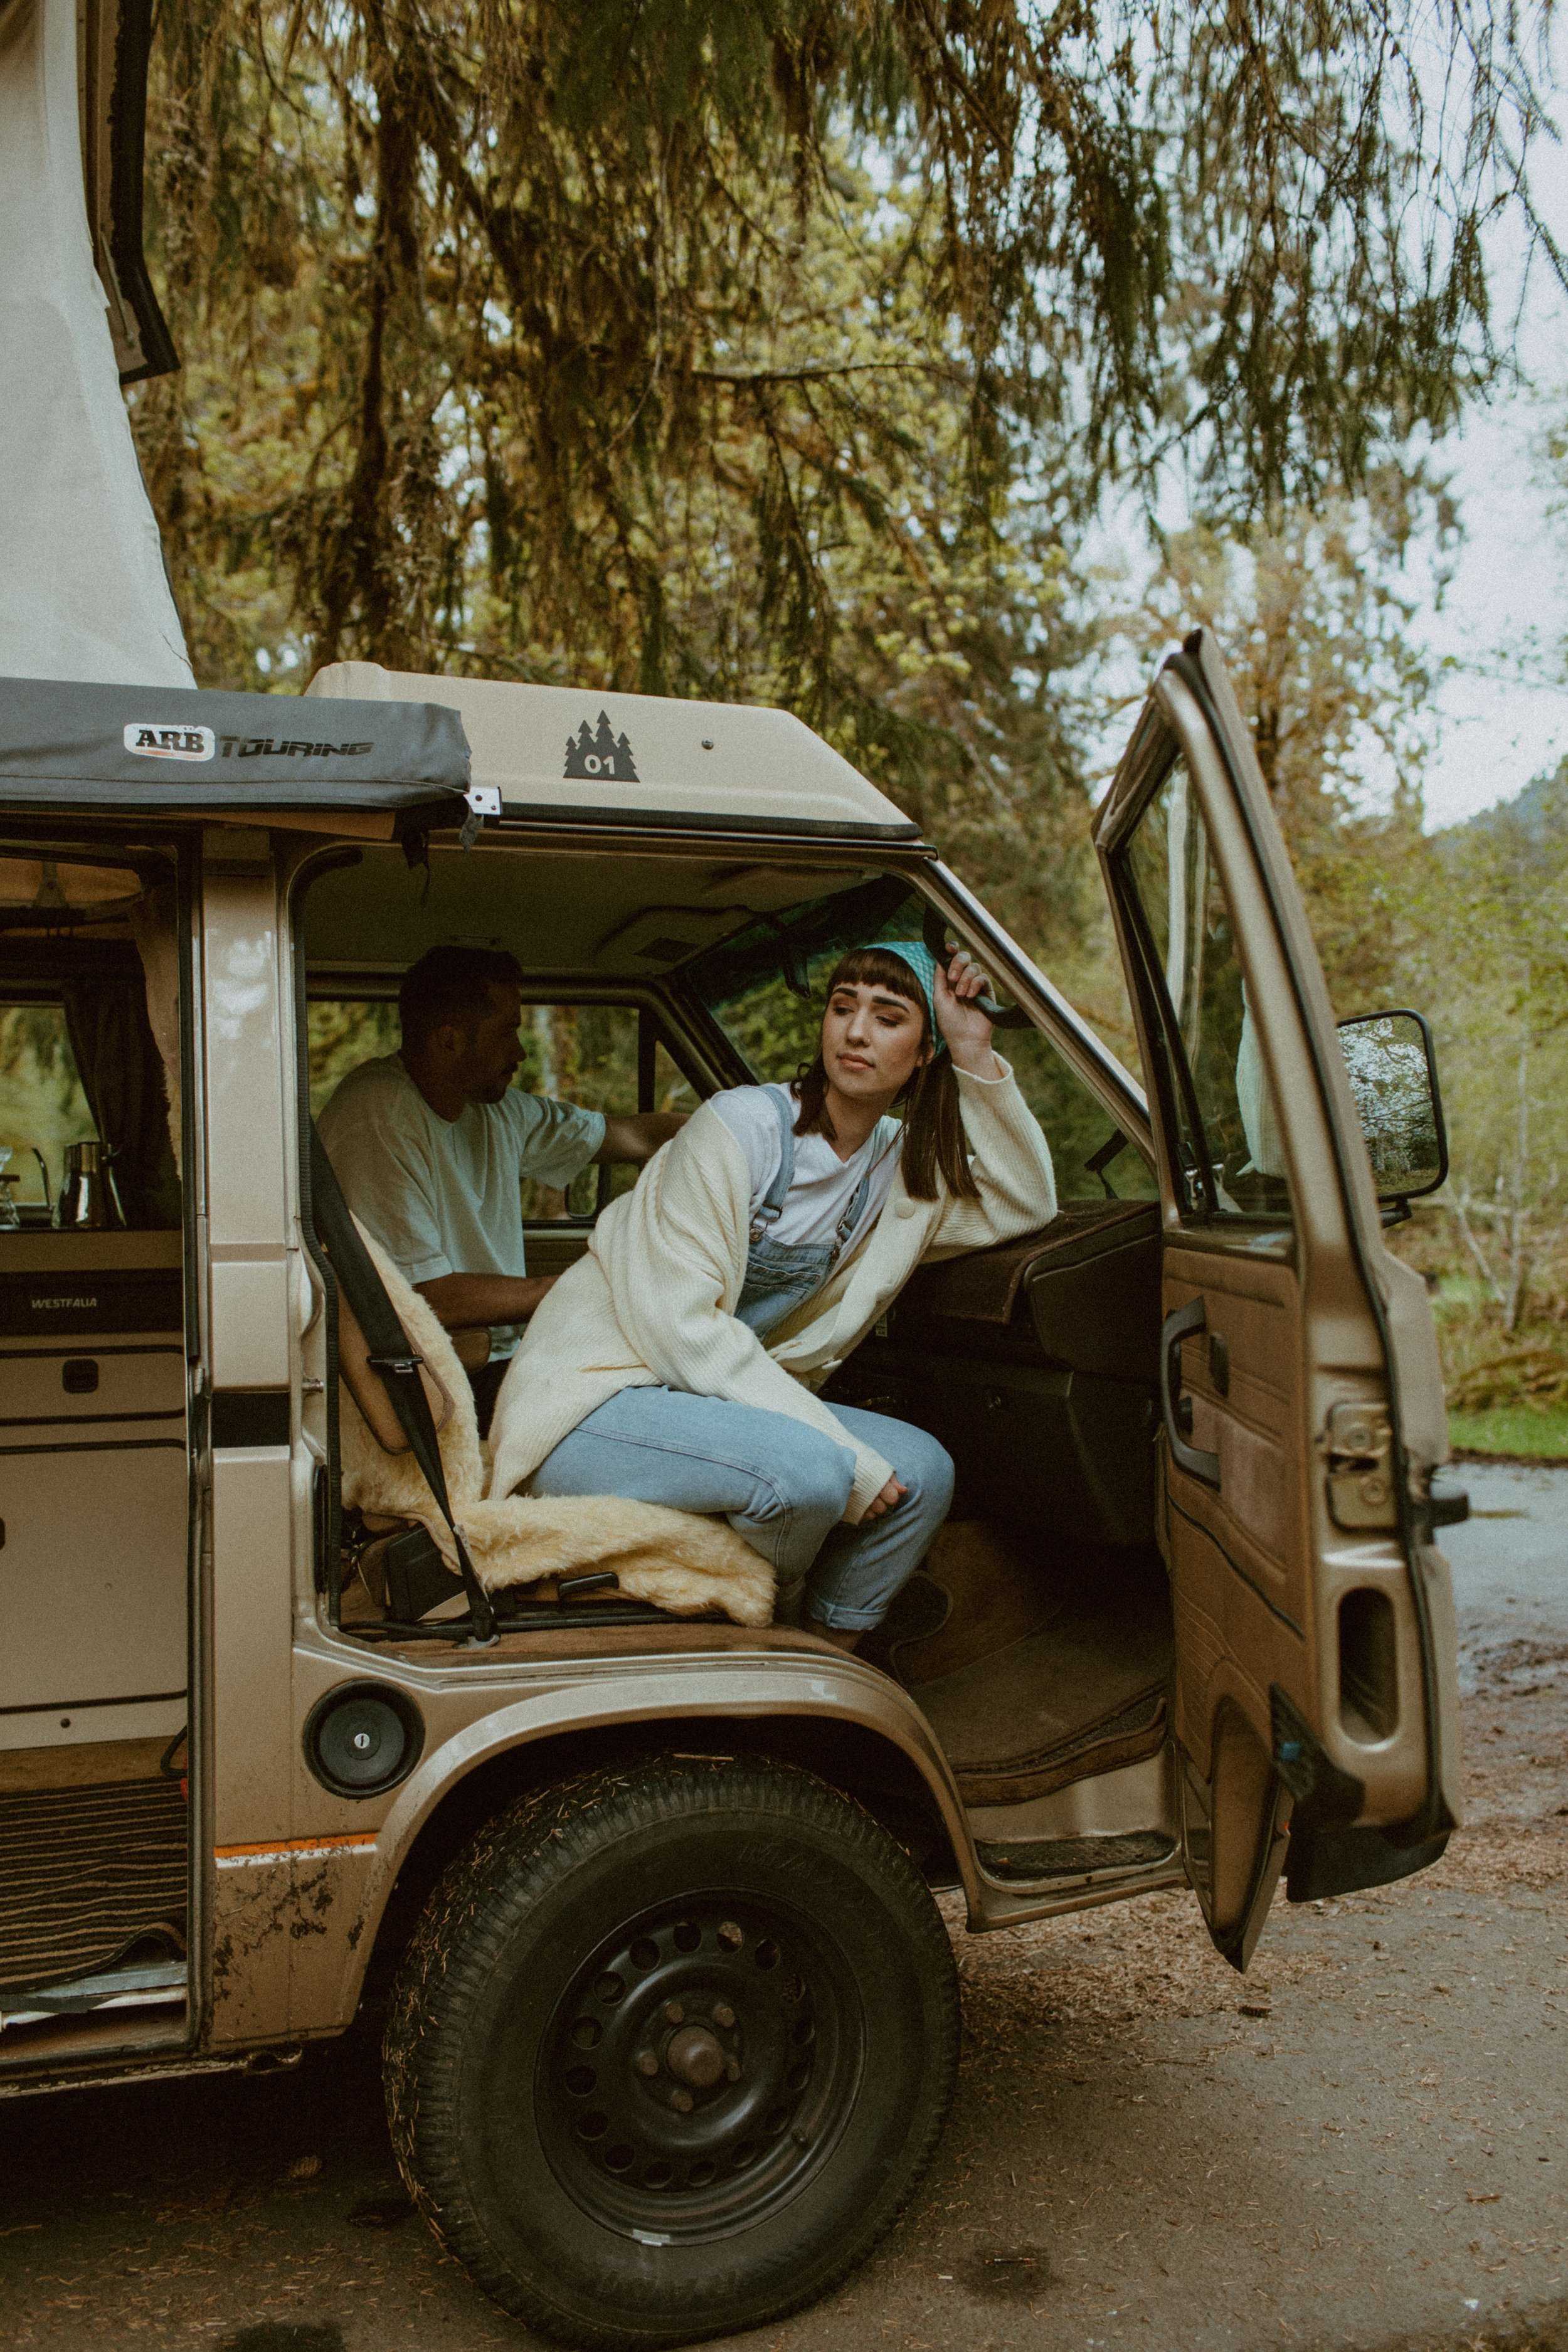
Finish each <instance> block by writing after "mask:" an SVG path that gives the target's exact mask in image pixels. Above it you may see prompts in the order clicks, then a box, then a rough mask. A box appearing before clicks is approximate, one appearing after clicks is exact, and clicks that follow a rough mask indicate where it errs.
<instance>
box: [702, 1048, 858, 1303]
mask: <svg viewBox="0 0 1568 2352" xmlns="http://www.w3.org/2000/svg"><path fill="white" fill-rule="evenodd" d="M767 1093H768V1100H769V1101H770V1102H771V1103H772V1104H773V1108H774V1109H775V1110H776V1111H777V1113H778V1115H779V1139H780V1141H781V1142H782V1143H783V1145H784V1150H783V1152H782V1153H781V1155H780V1158H779V1166H778V1173H777V1175H776V1176H775V1177H774V1178H773V1182H772V1183H771V1184H770V1185H769V1187H768V1192H767V1197H766V1199H765V1200H764V1201H763V1202H762V1204H761V1205H760V1207H759V1208H758V1210H757V1213H756V1215H755V1216H754V1217H753V1218H752V1231H751V1237H750V1238H751V1246H750V1247H749V1248H748V1250H747V1252H746V1279H745V1282H744V1284H743V1285H742V1290H741V1297H740V1301H739V1304H738V1305H737V1307H736V1308H735V1315H736V1318H737V1320H738V1321H740V1322H742V1323H744V1324H745V1325H746V1326H747V1327H748V1328H750V1329H751V1330H752V1331H755V1332H756V1333H757V1335H758V1337H759V1338H760V1337H761V1336H762V1334H763V1332H764V1331H771V1330H772V1329H773V1325H774V1324H775V1323H782V1322H783V1321H784V1317H785V1316H786V1315H788V1314H791V1313H793V1311H794V1309H795V1307H799V1306H801V1305H803V1304H804V1302H805V1300H806V1299H808V1298H810V1297H814V1296H815V1294H816V1292H817V1291H819V1290H820V1289H821V1288H822V1286H823V1284H824V1283H825V1282H826V1280H827V1279H828V1277H829V1276H830V1275H831V1274H832V1272H833V1270H834V1268H835V1266H836V1265H837V1264H838V1261H839V1259H840V1258H841V1257H842V1256H843V1255H844V1252H845V1250H846V1249H847V1246H848V1244H849V1241H850V1237H851V1236H852V1234H854V1231H855V1228H856V1226H857V1225H858V1223H859V1222H860V1219H861V1217H862V1216H863V1215H864V1214H865V1210H866V1199H867V1195H868V1193H869V1192H870V1189H871V1169H870V1168H868V1169H867V1171H866V1173H865V1174H864V1176H862V1177H861V1179H860V1181H859V1183H858V1185H857V1186H856V1188H855V1197H854V1199H853V1200H852V1201H851V1202H850V1203H849V1206H848V1207H847V1209H846V1210H845V1212H844V1214H843V1215H842V1216H841V1217H840V1218H839V1220H838V1224H837V1231H836V1232H835V1234H834V1236H833V1239H832V1241H831V1242H775V1241H774V1240H773V1238H772V1236H771V1234H769V1231H768V1228H769V1226H770V1225H773V1224H774V1223H777V1221H778V1216H779V1212H780V1211H781V1210H782V1209H783V1207H784V1201H785V1198H786V1196H787V1195H788V1192H789V1188H790V1185H791V1184H792V1182H793V1181H794V1180H795V1107H794V1104H793V1103H792V1101H791V1100H790V1097H788V1096H787V1095H781V1094H776V1093H775V1092H774V1091H773V1088H772V1087H769V1088H768V1090H767ZM877 1164H878V1163H877V1162H875V1161H873V1163H872V1166H873V1167H875V1166H876V1165H877Z"/></svg>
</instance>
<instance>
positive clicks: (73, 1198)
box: [57, 1140, 125, 1233]
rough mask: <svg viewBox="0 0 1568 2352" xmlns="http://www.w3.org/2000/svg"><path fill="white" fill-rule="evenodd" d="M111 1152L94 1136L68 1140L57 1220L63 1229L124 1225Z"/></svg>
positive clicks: (83, 1230)
mask: <svg viewBox="0 0 1568 2352" xmlns="http://www.w3.org/2000/svg"><path fill="white" fill-rule="evenodd" d="M109 1161H110V1153H109V1151H108V1150H106V1149H105V1147H104V1146H103V1145H102V1144H101V1143H100V1142H98V1141H96V1140H94V1141H93V1142H91V1143H68V1144H67V1146H66V1181H65V1182H64V1184H63V1185H62V1186H61V1187H60V1201H59V1213H58V1220H57V1222H58V1225H59V1227H60V1230H61V1232H62V1233H64V1232H67V1231H69V1232H75V1233H98V1232H101V1231H102V1229H103V1228H104V1227H105V1226H107V1225H123V1224H124V1223H125V1212H124V1210H123V1209H122V1208H121V1205H120V1192H119V1188H118V1186H117V1185H116V1183H115V1181H114V1176H113V1172H112V1171H111V1170H110V1165H109Z"/></svg>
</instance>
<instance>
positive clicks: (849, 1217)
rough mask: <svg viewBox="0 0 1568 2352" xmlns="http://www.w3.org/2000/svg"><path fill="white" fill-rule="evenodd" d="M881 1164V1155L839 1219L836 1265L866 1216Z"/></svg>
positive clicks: (861, 1180)
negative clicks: (872, 1181)
mask: <svg viewBox="0 0 1568 2352" xmlns="http://www.w3.org/2000/svg"><path fill="white" fill-rule="evenodd" d="M881 1164H882V1155H881V1154H879V1155H878V1157H877V1158H876V1159H875V1160H873V1161H872V1163H871V1165H870V1167H869V1168H868V1169H867V1171H866V1173H865V1174H864V1176H862V1177H861V1179H860V1181H859V1182H858V1184H857V1186H856V1187H855V1197H854V1199H853V1200H852V1201H851V1202H850V1203H849V1206H848V1207H847V1209H846V1210H845V1212H844V1214H843V1215H842V1216H841V1217H840V1218H839V1220H838V1223H837V1226H836V1227H835V1228H834V1234H833V1261H832V1262H833V1264H834V1265H837V1263H838V1261H839V1259H840V1258H841V1257H842V1256H843V1255H844V1253H845V1251H846V1249H847V1247H848V1245H849V1240H850V1236H851V1235H852V1234H853V1233H854V1231H855V1228H856V1226H857V1225H858V1223H859V1222H860V1220H861V1218H862V1216H863V1215H864V1214H865V1212H866V1202H867V1200H868V1196H869V1194H870V1191H871V1178H872V1176H873V1175H874V1174H875V1172H876V1171H877V1170H878V1169H879V1167H880V1166H881Z"/></svg>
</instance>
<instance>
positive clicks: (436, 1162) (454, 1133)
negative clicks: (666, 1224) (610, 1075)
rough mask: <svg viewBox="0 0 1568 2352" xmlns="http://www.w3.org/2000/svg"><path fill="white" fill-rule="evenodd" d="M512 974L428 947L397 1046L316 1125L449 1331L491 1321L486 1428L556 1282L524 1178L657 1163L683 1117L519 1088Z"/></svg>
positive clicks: (347, 1183)
mask: <svg viewBox="0 0 1568 2352" xmlns="http://www.w3.org/2000/svg"><path fill="white" fill-rule="evenodd" d="M521 979H522V973H521V968H520V966H519V964H518V962H517V959H516V958H515V957H514V956H510V955H508V954H505V953H504V952H502V951H500V950H496V949H491V948H464V947H440V948H432V949H431V950H429V952H428V953H427V954H426V955H423V956H421V957H420V959H419V961H418V962H417V963H416V964H415V965H414V966H413V967H412V968H411V970H410V971H408V972H407V973H406V974H405V977H404V982H403V986H402V988H401V990H400V991H399V992H398V998H397V1010H398V1015H399V1018H400V1020H401V1022H402V1024H403V1042H402V1046H401V1048H400V1050H399V1051H398V1052H397V1053H395V1054H387V1055H380V1056H378V1057H377V1058H376V1059H375V1060H374V1061H370V1062H363V1063H361V1065H360V1066H359V1067H358V1069H355V1070H351V1071H350V1072H349V1074H348V1076H347V1077H346V1078H344V1080H343V1082H342V1085H341V1086H340V1087H338V1089H337V1092H336V1093H335V1094H334V1095H333V1097H332V1098H331V1101H330V1102H329V1103H328V1104H327V1106H326V1108H325V1109H324V1110H323V1111H322V1113H321V1119H320V1121H319V1125H320V1128H321V1140H322V1142H323V1143H324V1144H325V1145H326V1148H327V1152H328V1156H329V1158H330V1159H331V1162H332V1165H333V1167H334V1168H335V1169H336V1171H337V1174H338V1181H339V1182H340V1183H341V1185H342V1189H343V1193H344V1196H345V1198H346V1199H347V1201H348V1204H349V1206H350V1208H351V1209H352V1210H353V1213H354V1214H355V1216H356V1217H358V1218H359V1220H360V1222H361V1223H362V1224H363V1225H364V1227H365V1228H366V1230H367V1231H368V1232H370V1233H371V1234H374V1237H375V1239H376V1240H377V1241H378V1242H379V1243H380V1244H381V1246H382V1247H383V1248H384V1250H385V1251H386V1253H387V1255H388V1256H389V1257H391V1258H392V1259H393V1260H394V1262H395V1264H396V1265H397V1266H398V1267H399V1268H400V1269H401V1270H402V1272H403V1273H404V1274H405V1276H406V1277H407V1278H408V1280H409V1281H410V1282H411V1283H412V1284H413V1285H414V1287H415V1288H416V1290H418V1291H420V1292H422V1293H423V1295H424V1296H425V1297H426V1298H427V1299H428V1300H429V1301H430V1304H431V1306H432V1307H434V1308H435V1310H436V1312H437V1315H438V1316H439V1317H440V1318H441V1320H442V1322H443V1323H444V1324H446V1326H447V1328H448V1330H458V1329H462V1328H468V1327H471V1326H475V1325H484V1324H488V1325H489V1334H490V1360H489V1363H488V1364H485V1365H483V1366H482V1367H481V1368H480V1369H479V1370H478V1371H476V1372H473V1373H471V1374H470V1376H469V1377H470V1379H471V1381H472V1384H473V1390H474V1396H475V1400H476V1402H477V1403H478V1405H479V1429H480V1433H481V1434H482V1433H485V1432H486V1431H488V1429H489V1419H490V1413H491V1412H492V1410H493V1409H494V1405H495V1400H496V1393H497V1391H498V1390H499V1389H500V1383H501V1380H502V1377H503V1375H504V1373H505V1371H506V1367H507V1363H508V1360H510V1356H511V1354H512V1351H513V1349H515V1348H516V1346H517V1341H518V1333H519V1326H520V1325H521V1321H522V1318H524V1317H525V1316H527V1315H531V1313H532V1311H533V1309H534V1308H535V1307H537V1306H538V1304H539V1302H540V1300H541V1299H542V1297H543V1296H544V1294H545V1292H546V1291H547V1290H548V1289H549V1287H550V1285H551V1282H552V1280H553V1279H554V1277H553V1276H542V1277H535V1276H530V1275H529V1273H528V1271H527V1267H526V1265H525V1262H524V1254H523V1235H522V1202H521V1194H520V1191H519V1186H520V1184H521V1179H522V1178H523V1177H525V1176H531V1177H533V1178H535V1179H536V1180H537V1181H539V1182H541V1183H543V1184H549V1185H553V1186H556V1187H559V1188H560V1189H561V1190H563V1191H564V1189H565V1187H566V1186H567V1185H568V1184H570V1182H571V1181H572V1179H573V1178H574V1176H575V1175H577V1174H578V1172H579V1171H581V1170H582V1169H584V1168H585V1167H587V1166H588V1164H589V1162H590V1161H593V1160H629V1161H631V1162H633V1163H634V1164H636V1163H637V1162H640V1161H642V1160H649V1159H651V1158H652V1156H653V1154H654V1153H655V1152H656V1151H657V1150H658V1147H659V1145H660V1144H661V1143H664V1142H666V1141H667V1140H668V1138H669V1137H670V1136H672V1135H673V1134H674V1133H675V1131H676V1129H677V1128H679V1126H680V1124H681V1115H680V1114H679V1113H675V1112H671V1113H668V1114H667V1113H662V1112H646V1113H643V1114H641V1115H640V1116H637V1117H629V1116H628V1117H621V1118H611V1117H607V1116H606V1115H605V1113H603V1112H601V1111H596V1110H582V1109H579V1108H577V1107H576V1106H575V1105H574V1104H572V1103H563V1102H553V1101H552V1100H550V1099H549V1098H548V1097H545V1096H543V1095H531V1094H524V1093H522V1092H521V1091H520V1090H519V1089H518V1088H516V1087H513V1086H512V1083H511V1081H512V1078H513V1076H515V1074H516V1072H517V1069H518V1067H519V1066H520V1064H521V1060H522V1046H521V1040H520V1038H519V1035H518V1024H519V1022H520V1020H521V1012H522V1000H521Z"/></svg>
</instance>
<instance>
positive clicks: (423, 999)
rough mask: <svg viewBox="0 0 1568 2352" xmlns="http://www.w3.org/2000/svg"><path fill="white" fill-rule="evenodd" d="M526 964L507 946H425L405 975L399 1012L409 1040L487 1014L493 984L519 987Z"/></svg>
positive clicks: (409, 1042)
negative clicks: (522, 964)
mask: <svg viewBox="0 0 1568 2352" xmlns="http://www.w3.org/2000/svg"><path fill="white" fill-rule="evenodd" d="M521 980H522V967H521V964H520V963H519V962H518V960H517V958H516V957H515V956H514V955H509V954H508V952H507V950H506V949H505V948H459V947H447V948H427V949H426V952H425V953H424V954H423V955H422V956H421V957H420V959H419V961H418V962H417V963H416V964H410V966H409V967H408V970H407V971H405V973H404V975H403V985H402V987H401V988H400V989H399V990H398V992H397V1014H398V1018H399V1020H400V1021H401V1022H402V1024H403V1042H404V1044H405V1045H423V1044H424V1042H425V1040H426V1037H428V1036H429V1034H430V1033H431V1031H432V1030H434V1029H439V1028H440V1027H441V1026H442V1024H444V1023H447V1022H453V1021H456V1022H461V1021H462V1020H463V1019H464V1018H465V1016H467V1015H468V1014H471V1013H483V1012H484V1011H485V1010H486V1009H487V1000H488V996H489V990H490V989H491V987H492V986H493V987H497V988H516V987H518V986H519V985H520V983H521Z"/></svg>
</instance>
